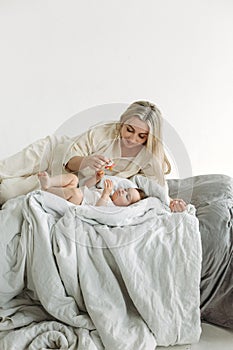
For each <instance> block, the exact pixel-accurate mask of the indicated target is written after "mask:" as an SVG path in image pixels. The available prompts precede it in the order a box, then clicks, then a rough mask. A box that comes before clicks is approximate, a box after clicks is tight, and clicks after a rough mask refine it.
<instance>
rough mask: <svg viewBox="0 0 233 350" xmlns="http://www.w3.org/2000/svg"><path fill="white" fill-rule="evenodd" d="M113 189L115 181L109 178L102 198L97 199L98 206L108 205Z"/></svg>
mask: <svg viewBox="0 0 233 350" xmlns="http://www.w3.org/2000/svg"><path fill="white" fill-rule="evenodd" d="M112 189H113V183H112V181H111V180H109V179H107V180H105V181H104V190H103V192H102V195H101V197H100V199H99V200H98V201H97V203H96V206H97V207H99V206H101V205H102V206H106V205H107V203H108V201H109V197H110V194H111V192H112Z"/></svg>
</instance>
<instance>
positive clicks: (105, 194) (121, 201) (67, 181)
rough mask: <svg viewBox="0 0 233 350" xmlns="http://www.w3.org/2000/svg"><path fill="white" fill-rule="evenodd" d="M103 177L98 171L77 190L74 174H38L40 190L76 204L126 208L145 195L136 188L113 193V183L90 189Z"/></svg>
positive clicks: (108, 182)
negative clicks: (51, 175)
mask: <svg viewBox="0 0 233 350" xmlns="http://www.w3.org/2000/svg"><path fill="white" fill-rule="evenodd" d="M103 176H104V172H103V171H98V172H97V173H96V175H95V176H93V177H92V178H90V179H89V180H87V181H86V183H85V186H84V187H81V188H77V185H78V177H77V176H76V175H74V174H71V173H69V174H61V175H57V176H53V177H50V176H49V175H48V173H47V172H41V173H39V174H38V177H39V180H40V184H41V189H42V190H44V191H48V192H50V193H53V194H55V195H57V196H59V197H62V198H64V199H66V200H67V201H69V202H71V203H73V204H76V205H81V204H89V205H96V206H112V205H116V206H122V207H124V206H128V205H130V204H133V203H136V202H138V201H140V200H141V199H143V198H145V194H144V192H143V191H142V190H140V189H138V188H118V189H117V190H115V191H114V192H113V193H112V191H113V182H112V181H111V180H110V179H106V180H105V181H104V189H92V190H90V189H89V188H88V187H92V186H94V185H96V184H97V183H98V182H99V181H100V180H101V179H102V177H103Z"/></svg>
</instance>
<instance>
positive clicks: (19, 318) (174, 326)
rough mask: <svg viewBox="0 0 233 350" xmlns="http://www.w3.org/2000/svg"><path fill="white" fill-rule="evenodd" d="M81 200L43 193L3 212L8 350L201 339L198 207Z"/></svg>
mask: <svg viewBox="0 0 233 350" xmlns="http://www.w3.org/2000/svg"><path fill="white" fill-rule="evenodd" d="M159 191H160V189H158V191H156V189H155V194H156V193H157V197H156V196H155V197H154V198H147V199H144V200H142V201H141V202H139V203H136V204H134V205H132V206H130V207H127V208H120V207H118V208H117V207H116V208H112V207H110V208H107V211H106V207H91V206H88V207H86V208H85V207H84V206H74V205H71V204H69V203H68V202H66V201H64V200H63V199H61V198H58V197H56V196H54V195H52V194H49V193H45V192H41V191H36V192H32V193H30V194H29V195H27V196H20V197H17V198H16V199H12V200H9V201H7V202H6V203H5V204H4V206H3V208H2V210H1V211H0V216H1V244H0V249H1V251H0V266H1V268H0V269H1V270H0V271H1V276H0V278H1V279H0V283H1V288H0V302H1V305H0V306H1V308H0V320H1V322H0V330H1V332H0V348H1V350H11V349H16V348H17V349H19V350H21V349H22V350H23V349H30V350H31V349H38V348H42V347H44V348H48V349H49V348H62V349H63V348H64V349H79V350H82V349H85V350H99V349H109V350H115V349H116V350H117V349H124V350H135V349H137V350H140V349H141V350H145V349H146V350H153V349H155V348H156V346H157V345H163V346H168V345H173V344H185V343H193V342H198V340H199V337H200V334H201V326H200V275H201V261H202V254H201V240H200V232H199V224H198V220H197V218H196V216H195V215H194V213H195V209H194V208H193V207H192V206H190V207H189V210H188V211H186V212H184V213H171V212H170V210H169V209H168V207H167V205H166V203H164V202H163V200H161V199H159V197H160V196H159Z"/></svg>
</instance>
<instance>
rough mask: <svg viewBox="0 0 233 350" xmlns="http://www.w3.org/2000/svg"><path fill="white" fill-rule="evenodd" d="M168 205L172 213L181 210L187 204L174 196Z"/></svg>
mask: <svg viewBox="0 0 233 350" xmlns="http://www.w3.org/2000/svg"><path fill="white" fill-rule="evenodd" d="M169 207H170V209H171V211H172V212H173V213H175V212H182V211H184V210H185V209H186V207H187V204H186V203H185V201H184V200H183V199H179V198H175V199H171V201H170V205H169Z"/></svg>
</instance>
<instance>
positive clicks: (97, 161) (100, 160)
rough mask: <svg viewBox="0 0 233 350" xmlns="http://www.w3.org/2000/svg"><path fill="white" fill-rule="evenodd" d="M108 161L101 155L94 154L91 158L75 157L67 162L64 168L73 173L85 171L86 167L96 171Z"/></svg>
mask: <svg viewBox="0 0 233 350" xmlns="http://www.w3.org/2000/svg"><path fill="white" fill-rule="evenodd" d="M109 161H110V159H108V158H107V157H105V156H103V155H101V154H96V155H93V156H86V157H81V156H75V157H72V158H71V159H70V160H69V161H68V163H67V164H66V166H65V168H66V169H67V170H68V171H71V172H72V171H73V172H75V171H79V170H82V169H85V168H86V167H88V166H89V167H90V168H92V169H94V170H96V171H98V170H100V169H101V168H102V167H103V166H104V165H105V164H107V163H108V162H109Z"/></svg>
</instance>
